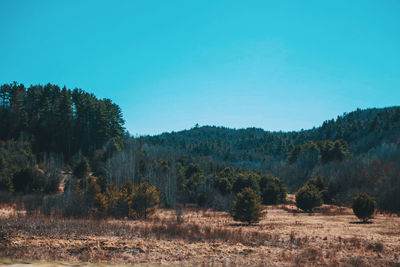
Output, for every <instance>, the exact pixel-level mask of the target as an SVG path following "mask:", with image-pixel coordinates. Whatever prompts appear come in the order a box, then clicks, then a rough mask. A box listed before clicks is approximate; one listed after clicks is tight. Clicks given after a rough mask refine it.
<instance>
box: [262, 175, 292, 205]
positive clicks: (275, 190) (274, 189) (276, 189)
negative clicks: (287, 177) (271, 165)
mask: <svg viewBox="0 0 400 267" xmlns="http://www.w3.org/2000/svg"><path fill="white" fill-rule="evenodd" d="M259 184H260V190H261V197H262V202H263V204H264V205H273V204H278V203H284V202H285V200H286V194H287V190H286V186H285V185H284V184H283V182H282V181H281V180H280V179H279V178H277V177H274V176H272V175H264V176H262V177H261V178H260V181H259Z"/></svg>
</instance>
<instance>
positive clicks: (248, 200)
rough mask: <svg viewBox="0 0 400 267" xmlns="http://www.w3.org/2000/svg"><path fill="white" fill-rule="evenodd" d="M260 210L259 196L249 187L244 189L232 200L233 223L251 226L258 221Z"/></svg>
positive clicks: (260, 214) (261, 208)
mask: <svg viewBox="0 0 400 267" xmlns="http://www.w3.org/2000/svg"><path fill="white" fill-rule="evenodd" d="M262 210H263V207H262V205H261V199H260V196H259V195H258V194H257V192H256V191H254V190H253V189H251V188H250V187H246V188H244V189H243V190H242V191H241V192H239V193H237V195H236V197H235V199H234V200H233V208H232V217H233V219H234V220H235V221H241V222H247V223H248V224H252V223H256V222H259V221H260V219H261V216H262Z"/></svg>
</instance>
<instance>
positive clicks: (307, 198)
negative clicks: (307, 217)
mask: <svg viewBox="0 0 400 267" xmlns="http://www.w3.org/2000/svg"><path fill="white" fill-rule="evenodd" d="M321 205H322V196H321V193H320V192H319V190H318V188H316V187H315V186H312V185H305V186H303V187H302V188H300V190H299V191H297V193H296V206H297V207H298V208H300V209H302V210H304V211H308V212H311V211H312V209H313V208H315V207H318V206H321Z"/></svg>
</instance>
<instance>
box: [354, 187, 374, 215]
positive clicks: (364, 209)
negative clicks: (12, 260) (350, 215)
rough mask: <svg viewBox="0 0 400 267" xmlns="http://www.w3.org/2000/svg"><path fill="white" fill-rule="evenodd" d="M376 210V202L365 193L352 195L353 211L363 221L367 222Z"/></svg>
mask: <svg viewBox="0 0 400 267" xmlns="http://www.w3.org/2000/svg"><path fill="white" fill-rule="evenodd" d="M375 210H376V202H375V200H374V199H373V198H372V197H370V196H369V195H368V194H366V193H363V192H361V193H359V194H358V196H355V197H353V212H354V214H355V215H356V216H357V217H358V218H359V219H360V220H362V221H363V222H367V221H368V219H370V218H371V217H372V215H373V214H374V212H375Z"/></svg>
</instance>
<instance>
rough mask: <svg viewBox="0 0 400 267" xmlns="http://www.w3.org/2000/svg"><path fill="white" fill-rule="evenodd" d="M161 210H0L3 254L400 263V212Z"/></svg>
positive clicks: (181, 262)
mask: <svg viewBox="0 0 400 267" xmlns="http://www.w3.org/2000/svg"><path fill="white" fill-rule="evenodd" d="M182 219H183V222H181V223H180V224H178V223H177V217H176V214H175V211H174V210H159V211H158V212H157V213H156V215H154V216H153V217H152V218H150V219H148V220H146V221H125V220H101V221H96V220H78V219H56V218H53V219H52V218H45V217H41V216H30V217H25V216H24V215H23V214H20V213H16V212H14V211H12V210H9V211H6V210H4V209H3V211H2V212H1V213H0V258H1V259H3V260H4V259H7V260H11V261H12V260H21V259H22V260H29V261H35V260H43V261H63V262H70V263H78V262H80V263H82V262H84V263H101V264H145V265H153V264H156V265H158V264H160V265H172V266H400V218H399V217H397V216H388V215H382V214H378V215H376V216H375V218H374V219H373V220H372V222H373V223H371V224H359V223H357V218H356V217H355V216H354V215H353V214H352V211H351V210H350V209H347V208H340V207H335V206H326V205H325V206H323V207H322V208H320V209H319V211H317V212H316V213H314V214H308V213H300V212H298V211H297V210H296V208H295V206H293V205H292V204H286V205H279V206H273V207H268V208H267V210H266V214H265V217H264V219H263V220H262V221H261V222H260V223H259V224H257V225H252V226H247V225H241V224H238V223H237V222H234V221H233V220H232V219H231V217H230V216H229V214H227V213H224V212H213V211H204V210H200V211H196V210H195V209H185V210H184V211H183V214H182Z"/></svg>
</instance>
